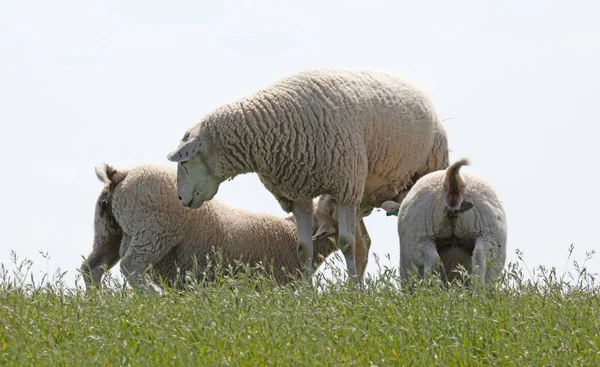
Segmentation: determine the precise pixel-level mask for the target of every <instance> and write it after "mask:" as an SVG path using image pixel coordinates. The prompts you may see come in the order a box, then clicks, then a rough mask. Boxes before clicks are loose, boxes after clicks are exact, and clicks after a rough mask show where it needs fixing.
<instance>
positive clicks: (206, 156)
mask: <svg viewBox="0 0 600 367" xmlns="http://www.w3.org/2000/svg"><path fill="white" fill-rule="evenodd" d="M196 128H197V127H194V128H192V130H194V129H196ZM198 135H199V134H198V132H197V131H188V132H186V134H185V135H184V137H183V139H181V143H180V146H179V148H177V149H176V150H174V151H172V152H171V153H169V155H168V156H167V159H169V160H170V161H171V162H177V163H178V164H177V195H178V196H179V199H180V200H181V203H182V204H183V205H184V206H186V207H190V208H194V209H196V208H199V207H200V206H202V203H204V202H205V201H208V200H210V199H212V198H213V197H214V196H215V195H216V194H217V191H218V190H219V185H220V184H221V182H223V179H221V178H219V177H218V176H217V175H216V174H215V172H214V162H215V159H216V157H215V156H216V154H214V153H215V152H213V151H212V150H211V147H210V143H209V142H208V141H207V140H206V139H203V138H201V137H199V136H198Z"/></svg>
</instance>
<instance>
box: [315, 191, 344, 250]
mask: <svg viewBox="0 0 600 367" xmlns="http://www.w3.org/2000/svg"><path fill="white" fill-rule="evenodd" d="M314 218H315V221H316V222H317V226H316V227H317V231H316V232H315V234H314V235H313V240H317V239H319V238H321V237H325V236H327V235H330V234H333V233H336V232H337V224H338V223H337V219H338V218H337V204H336V202H335V200H333V198H332V197H331V196H330V195H321V196H319V199H318V200H317V203H316V209H315V210H314Z"/></svg>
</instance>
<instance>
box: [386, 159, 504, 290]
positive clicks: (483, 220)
mask: <svg viewBox="0 0 600 367" xmlns="http://www.w3.org/2000/svg"><path fill="white" fill-rule="evenodd" d="M468 164H469V160H468V159H466V158H464V159H461V160H459V161H457V162H455V163H454V164H452V165H451V166H450V167H448V168H447V169H446V170H440V171H437V172H433V173H430V174H428V175H426V176H424V177H421V178H420V179H419V180H418V181H417V182H416V183H415V185H414V186H413V187H412V189H411V190H410V191H409V192H408V194H407V195H406V197H405V198H404V200H403V201H402V203H401V204H398V203H396V202H394V201H387V202H385V203H383V205H382V206H383V208H384V209H385V210H386V211H388V212H390V211H393V210H394V209H398V235H399V239H400V274H401V279H402V281H403V283H404V282H406V281H407V280H408V278H409V275H410V273H411V272H414V271H417V273H418V275H419V277H427V276H428V275H429V274H430V273H431V271H434V270H438V271H439V263H438V256H439V260H441V262H442V265H443V271H442V272H441V275H442V277H443V278H444V277H445V278H446V279H447V280H448V281H451V280H453V279H456V278H457V276H458V274H457V273H456V272H455V268H456V266H457V265H459V264H460V265H462V266H464V268H465V269H466V270H467V271H469V272H470V273H472V274H474V275H475V279H476V280H477V281H478V282H479V283H480V285H486V284H490V283H493V282H494V281H496V280H497V278H498V277H499V276H500V274H501V272H502V269H503V267H504V264H505V261H506V217H505V213H504V208H503V207H502V203H501V202H500V200H499V199H498V196H497V195H496V192H495V191H494V189H493V188H492V186H491V185H490V184H489V182H487V181H486V180H485V179H484V178H483V177H481V176H480V175H478V174H476V173H473V172H463V173H462V174H461V173H460V168H461V167H462V166H464V165H468ZM488 262H489V264H488ZM475 283H476V282H475ZM473 286H475V287H477V284H473Z"/></svg>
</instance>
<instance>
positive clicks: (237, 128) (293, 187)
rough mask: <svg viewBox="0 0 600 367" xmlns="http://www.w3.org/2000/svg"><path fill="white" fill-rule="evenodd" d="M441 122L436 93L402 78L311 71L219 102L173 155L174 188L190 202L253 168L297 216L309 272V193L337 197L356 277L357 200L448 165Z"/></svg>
mask: <svg viewBox="0 0 600 367" xmlns="http://www.w3.org/2000/svg"><path fill="white" fill-rule="evenodd" d="M436 129H443V128H442V127H441V124H440V122H439V119H438V116H437V114H436V112H435V110H434V107H433V103H432V102H431V100H430V98H429V97H428V96H427V95H426V93H425V92H424V91H422V90H421V89H420V88H418V87H417V86H416V85H414V84H412V83H410V82H408V81H407V80H405V79H404V78H402V77H400V76H397V75H394V74H393V73H389V72H384V71H375V70H361V69H342V68H325V69H313V70H308V71H304V72H300V73H297V74H294V75H292V76H289V77H286V78H284V79H282V80H280V81H279V82H277V83H275V84H273V85H271V86H269V87H267V88H264V89H261V90H259V91H257V92H256V93H254V94H252V95H250V96H247V97H245V98H242V99H239V100H236V101H233V102H231V103H228V104H225V105H222V106H220V107H218V108H216V109H215V110H214V111H212V112H210V113H209V114H207V115H206V116H204V117H203V118H202V119H201V121H200V122H198V123H197V124H196V125H194V126H192V127H190V128H189V129H188V130H187V132H186V133H185V134H184V135H183V138H182V139H181V141H180V143H179V147H178V148H177V149H175V150H174V151H172V152H171V153H169V154H168V156H167V157H168V159H169V160H170V161H172V162H177V163H178V169H177V191H178V194H179V196H180V198H181V202H182V203H183V205H184V206H186V207H190V208H199V207H200V206H201V205H203V203H204V202H206V201H208V200H210V199H212V198H213V197H214V196H215V194H216V193H217V190H218V189H219V185H220V184H221V183H222V182H223V181H225V180H227V179H230V178H233V177H235V176H237V175H239V174H244V173H250V172H256V173H257V174H258V176H259V178H260V180H261V182H262V183H263V184H264V185H265V187H266V188H267V189H268V190H269V191H270V192H271V193H272V194H273V195H274V196H275V198H276V199H277V200H278V201H279V204H280V205H281V207H282V209H283V210H284V211H285V212H287V213H290V212H293V213H294V216H295V217H296V219H297V227H298V249H297V250H298V254H299V256H300V259H301V263H302V264H303V267H304V271H303V276H304V278H305V279H310V277H311V275H312V272H313V267H312V259H313V243H312V241H313V240H312V234H313V228H312V226H313V218H312V216H313V202H312V199H313V198H315V197H317V196H319V195H323V194H329V195H331V196H332V198H333V199H334V200H335V201H336V203H337V205H338V208H337V214H338V227H339V228H338V241H337V242H338V245H339V247H340V248H341V249H342V252H343V253H344V257H345V260H346V266H347V269H348V273H349V276H350V278H351V279H352V280H353V281H354V283H355V284H358V283H359V279H358V277H357V268H356V260H355V241H356V239H355V227H356V224H357V222H358V221H357V219H358V218H357V210H358V206H359V205H360V204H361V203H367V202H368V203H370V205H372V206H373V207H379V206H380V205H381V203H383V202H384V201H386V200H393V199H394V198H396V196H398V194H399V193H400V192H401V190H403V189H404V188H405V187H406V186H407V185H408V184H409V183H410V182H411V178H413V176H414V175H415V174H416V173H417V172H420V173H421V174H425V173H428V172H432V171H435V170H438V169H440V168H445V167H446V166H445V165H444V163H443V162H444V160H445V159H446V161H447V156H448V149H447V144H446V143H445V142H444V143H445V144H443V146H441V147H438V149H439V152H437V154H434V155H432V151H433V150H434V149H436V147H434V135H435V132H436ZM431 157H435V159H433V160H432V159H430V158H431ZM440 162H441V163H440Z"/></svg>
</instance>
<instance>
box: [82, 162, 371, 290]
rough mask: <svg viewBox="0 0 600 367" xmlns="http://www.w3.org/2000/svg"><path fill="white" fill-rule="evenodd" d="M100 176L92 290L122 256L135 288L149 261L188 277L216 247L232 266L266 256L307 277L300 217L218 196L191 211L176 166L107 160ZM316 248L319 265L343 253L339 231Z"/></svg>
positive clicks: (88, 277)
mask: <svg viewBox="0 0 600 367" xmlns="http://www.w3.org/2000/svg"><path fill="white" fill-rule="evenodd" d="M96 175H97V176H98V178H99V179H100V180H101V181H102V182H104V183H105V184H106V186H105V187H104V188H103V189H102V191H101V193H100V195H99V197H98V200H97V203H96V209H95V220H94V232H95V235H94V247H93V251H92V253H91V255H90V256H89V257H88V258H87V260H86V261H85V262H84V264H83V265H82V267H81V270H82V273H83V274H84V280H85V283H86V288H89V287H90V285H92V284H93V285H96V286H99V285H100V280H101V277H102V275H103V272H104V269H103V265H106V266H107V267H108V268H111V267H112V266H114V265H115V264H116V263H117V261H119V259H120V260H121V272H122V273H123V275H124V276H125V277H126V278H127V279H128V281H129V282H130V283H131V284H132V286H134V287H136V288H141V287H143V286H144V284H143V281H142V276H141V275H142V273H143V272H144V271H145V270H146V269H147V268H148V266H149V265H153V267H154V268H155V270H156V272H157V274H158V275H160V276H161V277H162V278H164V279H166V280H167V281H169V282H171V284H172V282H173V281H174V280H175V276H176V274H177V273H176V268H177V266H179V267H180V269H181V273H182V274H185V272H186V271H188V270H192V269H193V266H194V257H196V261H197V262H198V270H199V271H202V270H203V269H204V268H205V267H206V255H207V254H210V253H211V247H213V246H214V248H216V249H220V250H222V251H223V258H224V260H225V261H227V262H228V263H229V264H232V263H233V260H241V261H243V262H245V263H249V264H251V265H255V264H258V263H259V262H260V261H262V262H263V264H264V265H265V267H269V266H270V265H271V262H272V265H273V275H274V278H275V279H276V280H277V281H278V282H280V283H282V284H285V283H287V282H288V281H289V280H290V278H289V277H288V273H294V275H296V276H298V275H300V274H301V271H302V267H301V265H300V260H299V258H298V256H296V255H295V253H294V251H293V249H294V248H295V247H296V243H297V235H296V225H295V220H294V218H293V216H290V217H288V218H279V217H276V216H273V215H269V214H263V213H255V212H251V211H247V210H244V209H240V208H236V207H233V206H229V205H227V204H225V203H221V202H218V201H216V200H211V201H209V202H206V203H205V205H203V206H202V208H200V209H198V210H193V209H189V208H185V207H184V206H182V205H181V203H180V201H179V200H178V199H177V190H176V171H175V170H174V169H172V168H170V167H161V166H154V165H141V166H137V167H135V168H132V169H119V170H117V169H115V168H113V167H111V166H109V165H106V164H103V165H101V166H98V167H96ZM315 209H316V206H315ZM314 228H315V230H316V222H315V224H314ZM365 236H366V238H367V239H368V234H367V233H366V232H365ZM369 240H370V239H369ZM315 248H316V251H315V254H314V258H313V262H314V264H315V266H318V265H319V264H321V263H322V262H323V260H324V259H325V258H326V257H327V256H328V255H329V254H331V253H332V252H334V251H336V250H337V247H336V245H335V240H334V237H333V236H332V237H330V238H327V239H324V240H322V241H318V242H316V245H315ZM361 261H362V259H361ZM225 265H227V264H225ZM283 267H285V271H284V270H283V269H282V268H283ZM196 275H197V277H198V278H200V274H196ZM361 275H362V274H361Z"/></svg>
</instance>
